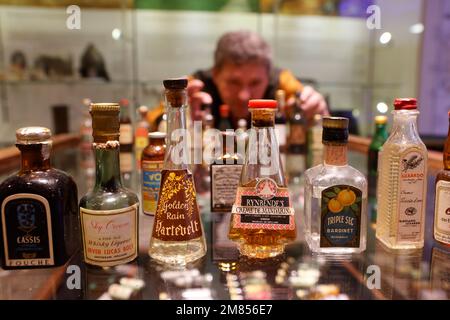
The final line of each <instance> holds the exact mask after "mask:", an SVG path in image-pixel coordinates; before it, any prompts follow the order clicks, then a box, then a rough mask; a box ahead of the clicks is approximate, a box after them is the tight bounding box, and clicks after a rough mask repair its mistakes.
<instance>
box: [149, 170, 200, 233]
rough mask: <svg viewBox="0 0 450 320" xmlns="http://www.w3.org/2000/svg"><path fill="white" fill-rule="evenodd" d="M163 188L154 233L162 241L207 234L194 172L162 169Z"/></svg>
mask: <svg viewBox="0 0 450 320" xmlns="http://www.w3.org/2000/svg"><path fill="white" fill-rule="evenodd" d="M161 176H162V177H161V191H160V193H159V197H160V198H159V202H158V207H157V208H156V213H155V221H154V223H153V233H152V234H153V237H155V238H156V239H158V240H161V241H188V240H193V239H196V238H199V237H201V236H202V235H203V230H202V225H201V221H200V215H199V211H198V206H197V195H196V193H195V188H194V181H193V177H192V174H190V173H188V171H187V170H162V171H161Z"/></svg>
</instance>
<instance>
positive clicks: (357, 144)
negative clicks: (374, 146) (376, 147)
mask: <svg viewBox="0 0 450 320" xmlns="http://www.w3.org/2000/svg"><path fill="white" fill-rule="evenodd" d="M370 141H371V140H370V139H369V138H365V137H359V136H354V135H350V136H349V137H348V149H349V150H352V151H356V152H360V153H363V154H367V153H368V152H369V145H370ZM442 156H443V155H442V152H438V151H432V150H430V151H428V168H430V169H433V170H441V169H443V168H444V164H443V161H442Z"/></svg>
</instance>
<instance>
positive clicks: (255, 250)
mask: <svg viewBox="0 0 450 320" xmlns="http://www.w3.org/2000/svg"><path fill="white" fill-rule="evenodd" d="M239 252H240V254H241V255H243V256H246V257H249V258H253V259H268V258H274V257H276V256H279V255H281V254H283V253H284V245H283V244H279V245H270V246H263V245H251V244H240V245H239Z"/></svg>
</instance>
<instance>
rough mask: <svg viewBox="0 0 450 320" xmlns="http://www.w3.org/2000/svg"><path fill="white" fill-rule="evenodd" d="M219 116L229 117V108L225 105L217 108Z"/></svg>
mask: <svg viewBox="0 0 450 320" xmlns="http://www.w3.org/2000/svg"><path fill="white" fill-rule="evenodd" d="M219 112H220V116H221V117H222V118H226V117H228V116H229V115H230V107H229V106H228V105H227V104H222V105H221V106H220V107H219Z"/></svg>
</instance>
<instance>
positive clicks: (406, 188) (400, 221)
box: [376, 98, 428, 249]
mask: <svg viewBox="0 0 450 320" xmlns="http://www.w3.org/2000/svg"><path fill="white" fill-rule="evenodd" d="M394 107H395V110H394V111H393V115H394V123H393V127H392V132H391V134H390V136H389V138H388V139H387V141H386V142H385V143H384V145H383V147H382V148H381V150H380V153H379V159H378V166H379V176H378V186H377V199H378V212H377V230H376V237H377V239H379V240H380V241H381V242H382V243H383V244H384V245H385V246H387V247H388V248H391V249H419V248H423V246H424V230H425V229H424V227H425V210H426V203H425V202H426V194H427V162H428V153H427V148H426V146H425V144H424V143H423V142H422V140H421V139H420V136H419V132H418V130H417V116H418V114H419V111H418V110H417V101H416V99H411V98H405V99H396V100H395V102H394Z"/></svg>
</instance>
